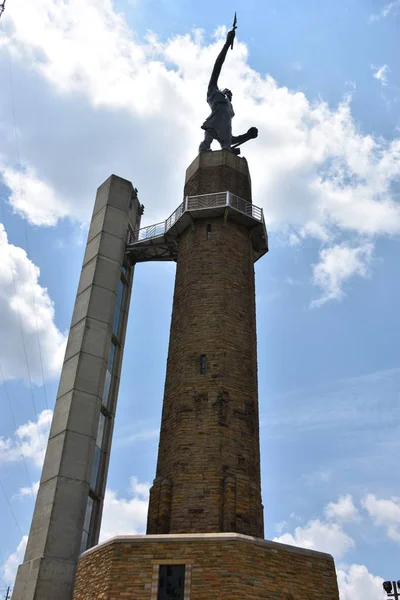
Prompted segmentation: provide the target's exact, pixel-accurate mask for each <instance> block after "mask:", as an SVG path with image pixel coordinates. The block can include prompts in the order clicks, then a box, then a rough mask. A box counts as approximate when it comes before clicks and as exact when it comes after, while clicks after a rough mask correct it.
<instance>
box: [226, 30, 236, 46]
mask: <svg viewBox="0 0 400 600" xmlns="http://www.w3.org/2000/svg"><path fill="white" fill-rule="evenodd" d="M235 36H236V32H235V30H234V29H231V30H230V31H228V35H227V36H226V45H227V46H231V45H232V43H233V40H234V39H235Z"/></svg>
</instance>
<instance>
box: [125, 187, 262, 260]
mask: <svg viewBox="0 0 400 600" xmlns="http://www.w3.org/2000/svg"><path fill="white" fill-rule="evenodd" d="M214 217H225V218H227V219H228V220H229V221H234V222H236V223H239V224H241V225H244V226H245V227H247V228H248V229H249V230H250V231H251V239H252V242H253V248H254V253H255V260H258V259H259V258H261V256H263V255H264V254H265V253H266V252H268V234H267V229H266V226H265V221H264V213H263V210H262V208H259V207H258V206H254V204H252V203H251V202H248V201H247V200H243V198H239V197H238V196H235V194H231V193H230V192H220V193H217V194H203V195H201V196H187V197H186V198H185V200H184V201H183V202H182V204H180V205H179V206H178V208H177V209H176V210H175V211H174V212H173V213H172V215H171V216H170V217H168V219H167V220H166V221H163V222H162V223H156V224H155V225H149V226H148V227H143V228H142V229H137V230H136V231H131V232H129V235H128V240H127V247H126V251H127V253H128V254H129V255H130V257H131V260H132V261H133V262H135V263H137V262H147V261H150V260H174V261H176V259H177V256H178V243H179V236H180V235H181V234H182V232H183V231H184V230H185V229H187V227H190V226H191V225H192V224H193V222H194V221H196V220H198V219H206V218H214Z"/></svg>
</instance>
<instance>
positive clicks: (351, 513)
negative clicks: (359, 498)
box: [324, 494, 358, 521]
mask: <svg viewBox="0 0 400 600" xmlns="http://www.w3.org/2000/svg"><path fill="white" fill-rule="evenodd" d="M324 512H325V515H326V517H327V518H328V519H332V520H338V521H356V520H357V518H358V510H357V508H356V507H355V506H354V503H353V498H352V496H351V495H350V494H346V495H344V496H340V497H339V499H338V501H337V502H329V504H328V505H327V506H326V507H325V511H324Z"/></svg>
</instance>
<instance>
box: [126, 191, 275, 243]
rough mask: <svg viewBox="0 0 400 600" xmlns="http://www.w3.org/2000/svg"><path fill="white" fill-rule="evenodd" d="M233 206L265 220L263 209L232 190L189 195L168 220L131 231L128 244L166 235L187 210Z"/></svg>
mask: <svg viewBox="0 0 400 600" xmlns="http://www.w3.org/2000/svg"><path fill="white" fill-rule="evenodd" d="M225 206H231V207H232V208H234V209H235V210H237V211H239V212H241V213H242V214H244V215H247V216H249V217H252V218H253V219H256V220H257V221H260V222H262V221H263V210H262V208H259V207H258V206H254V204H252V203H251V202H248V201H247V200H243V198H239V196H236V195H235V194H231V192H219V193H217V194H202V195H201V196H187V197H186V198H185V200H184V201H183V202H182V204H180V205H179V206H178V208H177V209H176V210H174V212H173V213H172V215H171V216H170V217H168V219H167V220H166V221H163V222H161V223H156V224H155V225H149V226H148V227H142V228H141V229H136V230H135V231H130V232H129V235H128V240H127V241H128V244H134V243H136V242H140V241H143V240H148V239H152V238H156V237H161V236H163V235H165V234H166V233H167V232H168V231H169V230H170V229H171V227H173V226H174V225H175V223H176V222H177V221H178V220H179V219H180V218H181V216H182V215H183V214H184V213H185V212H186V211H195V210H202V209H208V208H223V207H225Z"/></svg>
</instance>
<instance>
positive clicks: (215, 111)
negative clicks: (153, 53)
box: [199, 15, 258, 154]
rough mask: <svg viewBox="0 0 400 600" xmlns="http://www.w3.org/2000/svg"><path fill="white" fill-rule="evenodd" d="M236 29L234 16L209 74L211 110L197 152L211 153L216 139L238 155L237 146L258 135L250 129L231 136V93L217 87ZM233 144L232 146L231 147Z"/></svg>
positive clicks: (208, 100) (232, 112)
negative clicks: (241, 133) (231, 26)
mask: <svg viewBox="0 0 400 600" xmlns="http://www.w3.org/2000/svg"><path fill="white" fill-rule="evenodd" d="M235 29H236V15H235V20H234V22H233V29H231V30H230V31H229V32H228V35H227V36H226V42H225V44H224V46H223V48H222V50H221V52H220V53H219V54H218V57H217V60H216V61H215V64H214V68H213V70H212V73H211V78H210V82H209V84H208V89H207V102H208V104H209V106H210V108H211V114H210V116H209V117H208V118H207V119H206V120H205V121H204V123H203V125H202V126H201V128H202V129H204V132H205V133H204V140H203V141H202V143H201V144H200V147H199V152H208V151H211V148H210V146H211V142H212V141H213V140H214V139H216V140H217V141H218V142H219V143H220V145H221V148H224V149H226V150H229V151H230V152H233V153H234V154H239V153H240V150H239V148H238V146H239V145H240V144H243V143H244V142H246V141H247V140H249V139H251V138H255V137H257V135H258V130H257V129H256V127H251V128H250V129H249V130H248V132H247V133H244V134H243V135H239V136H236V137H235V136H232V118H233V117H234V116H235V113H234V111H233V106H232V92H231V90H229V89H227V88H225V89H223V90H220V89H219V87H218V79H219V76H220V75H221V69H222V65H223V64H224V62H225V59H226V55H227V53H228V50H229V47H231V48H233V42H234V39H235V35H236V32H235ZM232 142H233V144H234V145H233V146H232Z"/></svg>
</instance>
